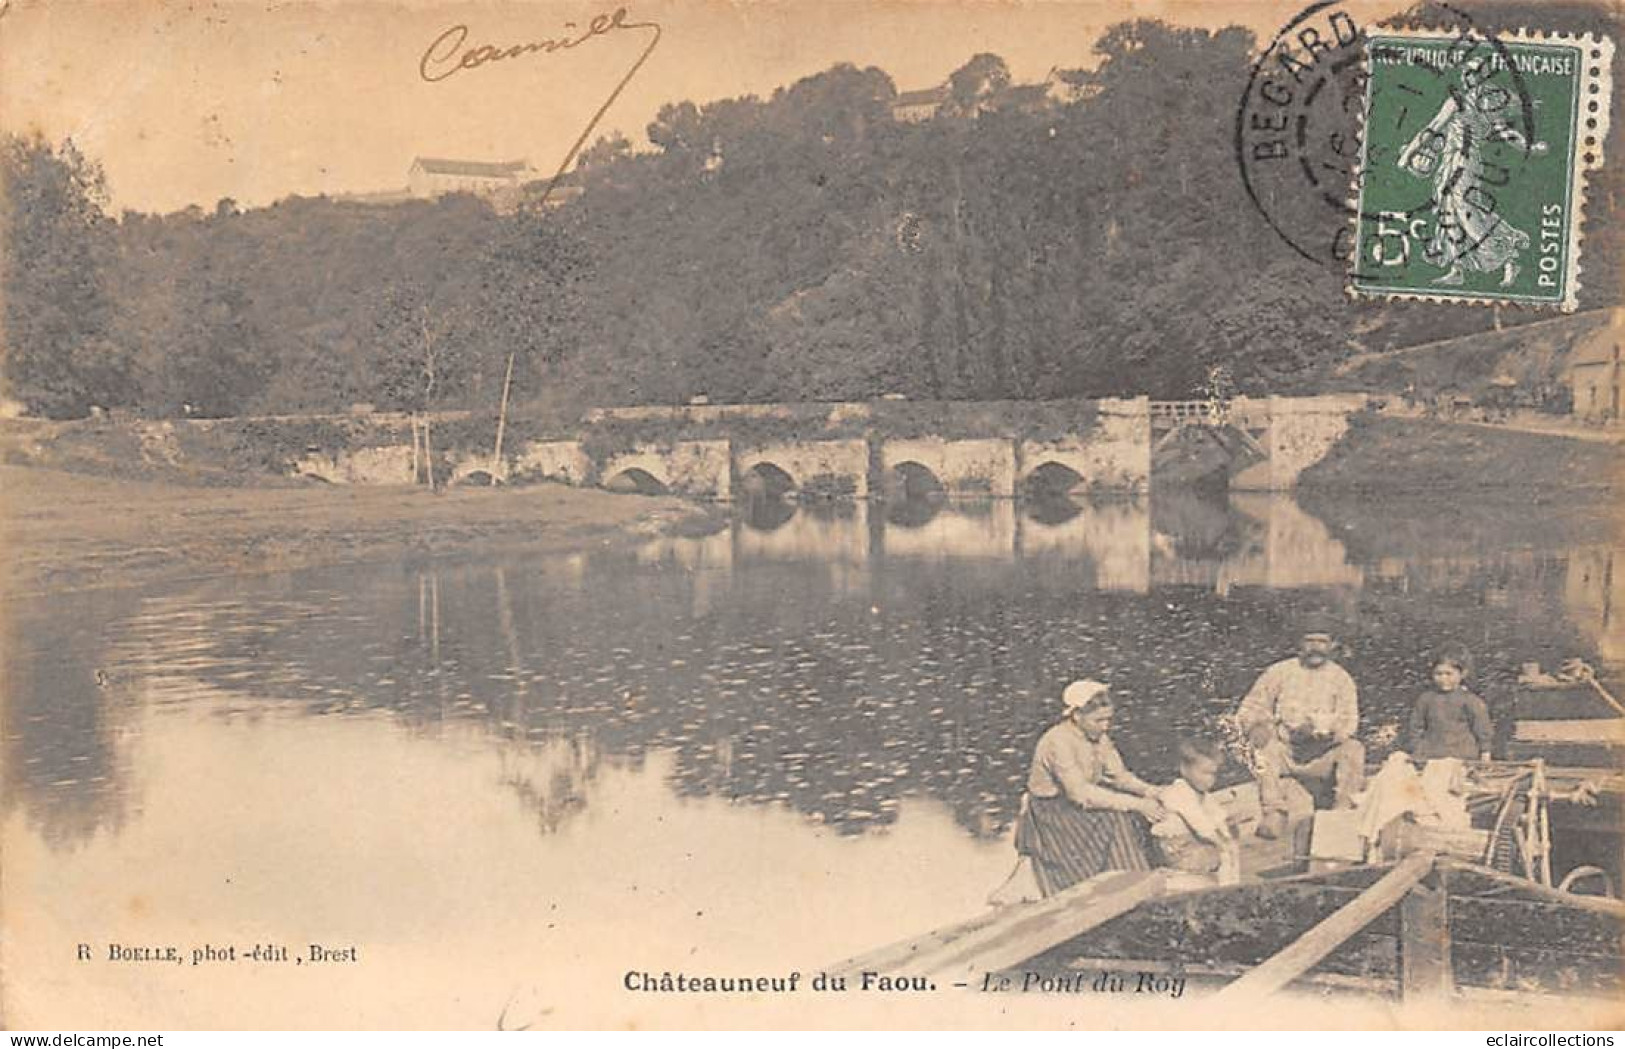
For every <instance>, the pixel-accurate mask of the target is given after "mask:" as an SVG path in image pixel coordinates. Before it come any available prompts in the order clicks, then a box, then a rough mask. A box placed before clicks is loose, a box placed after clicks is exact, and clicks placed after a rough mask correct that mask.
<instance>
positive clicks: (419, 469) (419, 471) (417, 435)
mask: <svg viewBox="0 0 1625 1049" xmlns="http://www.w3.org/2000/svg"><path fill="white" fill-rule="evenodd" d="M421 447H423V433H422V426H421V424H420V423H419V422H418V416H417V413H416V412H413V413H412V483H413V484H422V483H423V456H422V455H421V454H420V453H419V451H418V449H420V448H421Z"/></svg>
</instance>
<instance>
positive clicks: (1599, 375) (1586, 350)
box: [1565, 309, 1625, 422]
mask: <svg viewBox="0 0 1625 1049" xmlns="http://www.w3.org/2000/svg"><path fill="white" fill-rule="evenodd" d="M1609 313H1610V315H1611V316H1610V319H1609V323H1608V324H1607V325H1605V326H1603V327H1600V328H1598V329H1597V330H1596V331H1593V332H1591V333H1590V334H1588V335H1586V336H1585V337H1584V338H1581V339H1579V340H1578V341H1577V342H1576V343H1575V346H1574V349H1573V350H1572V351H1571V352H1570V354H1569V359H1568V368H1567V371H1566V375H1565V378H1566V380H1567V383H1568V387H1569V389H1570V390H1572V391H1573V392H1574V415H1575V416H1576V417H1577V418H1581V419H1585V420H1586V421H1588V422H1618V421H1619V420H1620V419H1622V418H1625V410H1622V409H1625V397H1622V395H1621V393H1620V386H1621V380H1622V379H1625V364H1622V361H1621V347H1622V346H1625V310H1620V309H1616V310H1610V311H1609Z"/></svg>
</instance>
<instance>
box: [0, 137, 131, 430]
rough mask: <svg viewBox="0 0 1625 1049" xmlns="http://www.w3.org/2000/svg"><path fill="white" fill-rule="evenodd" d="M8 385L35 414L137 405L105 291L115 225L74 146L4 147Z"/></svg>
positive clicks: (95, 178) (27, 141)
mask: <svg viewBox="0 0 1625 1049" xmlns="http://www.w3.org/2000/svg"><path fill="white" fill-rule="evenodd" d="M0 187H3V193H4V210H3V216H0V222H3V227H0V234H3V236H4V242H5V246H6V250H5V256H4V259H3V262H0V266H3V280H4V295H3V298H4V322H3V332H4V339H5V347H6V353H5V359H4V362H3V363H4V374H5V382H6V387H7V389H8V390H9V392H10V394H11V396H13V397H16V398H17V399H19V400H21V401H22V402H23V403H24V404H26V405H27V406H28V407H29V408H30V409H32V410H33V411H36V412H39V413H41V414H45V415H53V416H74V415H83V414H85V412H86V411H88V410H89V409H90V407H91V406H92V405H103V406H108V407H111V406H114V405H121V404H125V403H127V402H128V401H130V400H133V399H134V396H135V390H134V388H133V386H132V385H131V383H130V381H129V380H130V357H129V354H128V353H127V352H126V350H125V349H124V348H123V347H122V346H120V345H118V344H116V343H115V342H113V341H112V339H111V337H110V336H111V332H112V309H111V304H110V303H109V301H108V297H107V295H106V289H105V287H104V284H103V269H104V263H105V259H106V252H107V249H108V243H109V241H108V233H109V227H110V226H111V223H110V222H109V221H108V220H107V218H106V217H105V215H104V213H103V211H102V205H103V204H105V202H106V192H105V187H104V183H103V179H102V173H101V170H100V169H99V168H98V167H97V166H96V165H94V164H92V163H91V162H89V161H88V160H86V159H85V157H84V156H83V155H81V154H80V153H79V151H78V150H77V149H76V148H75V147H74V145H73V143H71V142H66V143H63V144H62V145H61V146H60V147H58V148H53V147H52V146H50V145H49V144H48V143H46V142H45V141H44V140H43V139H42V138H40V137H38V136H35V137H32V138H18V137H15V136H10V135H8V136H5V137H4V139H0Z"/></svg>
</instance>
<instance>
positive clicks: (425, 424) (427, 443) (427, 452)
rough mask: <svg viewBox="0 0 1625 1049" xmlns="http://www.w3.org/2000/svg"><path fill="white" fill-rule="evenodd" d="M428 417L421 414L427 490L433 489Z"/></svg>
mask: <svg viewBox="0 0 1625 1049" xmlns="http://www.w3.org/2000/svg"><path fill="white" fill-rule="evenodd" d="M429 426H430V419H429V416H428V415H427V414H425V415H424V416H423V462H424V463H425V465H426V466H427V467H428V470H429V491H431V492H432V491H434V490H435V488H434V446H433V444H432V443H431V442H430V440H429Z"/></svg>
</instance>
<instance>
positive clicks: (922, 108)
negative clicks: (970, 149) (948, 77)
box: [891, 68, 1072, 124]
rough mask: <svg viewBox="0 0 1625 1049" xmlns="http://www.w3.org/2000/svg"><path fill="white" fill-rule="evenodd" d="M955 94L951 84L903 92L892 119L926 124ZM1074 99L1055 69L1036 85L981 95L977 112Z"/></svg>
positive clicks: (893, 106)
mask: <svg viewBox="0 0 1625 1049" xmlns="http://www.w3.org/2000/svg"><path fill="white" fill-rule="evenodd" d="M952 94H953V91H952V89H951V88H950V87H949V86H948V85H947V84H938V85H937V86H936V87H926V88H920V89H919V90H917V91H900V92H898V94H897V95H896V96H895V97H894V98H893V99H892V101H891V115H892V119H893V120H897V121H900V122H902V123H904V124H920V123H924V122H925V121H927V120H930V119H931V118H932V117H934V116H936V115H937V113H938V111H940V110H941V109H942V107H943V105H944V104H945V103H946V102H947V101H948V99H949V98H950V97H952ZM1071 97H1072V87H1071V85H1069V84H1068V83H1067V82H1066V80H1065V79H1063V78H1062V76H1061V71H1060V70H1059V69H1056V68H1052V69H1051V70H1050V71H1049V72H1048V73H1046V74H1045V75H1044V79H1043V80H1040V81H1037V82H1035V83H1031V84H1006V85H1005V86H1004V87H1001V88H996V89H993V90H990V91H988V92H986V93H985V94H983V95H979V96H978V99H977V102H976V109H977V111H978V112H981V111H982V110H985V109H989V108H993V109H1025V110H1037V109H1042V108H1043V107H1045V106H1047V105H1050V104H1051V103H1055V102H1065V101H1067V100H1068V99H1069V98H1071Z"/></svg>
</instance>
